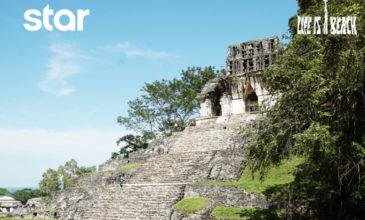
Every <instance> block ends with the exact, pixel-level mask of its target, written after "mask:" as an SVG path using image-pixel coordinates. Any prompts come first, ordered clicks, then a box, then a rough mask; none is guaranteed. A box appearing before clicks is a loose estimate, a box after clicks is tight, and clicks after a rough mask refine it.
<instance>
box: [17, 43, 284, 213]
mask: <svg viewBox="0 0 365 220" xmlns="http://www.w3.org/2000/svg"><path fill="white" fill-rule="evenodd" d="M277 44H278V38H277V37H270V38H265V39H261V40H255V41H249V42H245V43H240V44H235V45H231V46H229V47H228V56H227V74H225V75H224V74H221V75H220V76H218V77H216V78H214V79H212V80H210V81H209V82H208V83H207V84H206V85H205V87H204V89H203V90H202V91H201V93H200V94H199V96H198V98H199V100H200V101H201V115H200V117H199V118H198V119H197V125H196V126H189V127H187V128H186V129H185V130H183V131H177V132H173V133H172V135H171V136H167V137H160V138H158V139H156V140H154V141H153V142H151V143H149V144H148V147H147V148H146V149H143V150H140V151H136V152H132V153H130V154H129V157H128V158H119V159H110V160H107V161H106V162H105V163H103V164H100V165H99V168H98V172H95V173H90V174H88V175H83V176H80V177H78V178H76V179H75V181H74V183H73V187H70V188H67V189H64V190H61V191H59V192H57V193H56V194H55V195H54V197H53V199H52V202H51V203H49V204H42V203H38V204H36V205H29V206H27V207H24V208H21V209H17V210H16V212H15V213H13V215H14V216H16V217H21V216H23V217H27V218H28V217H29V218H33V217H44V218H57V219H61V220H69V219H74V220H99V219H100V220H110V219H111V220H121V219H123V220H135V219H141V220H188V219H219V218H216V217H214V215H213V214H212V213H213V212H214V211H213V210H214V209H216V208H217V207H219V206H227V207H244V208H256V209H268V208H269V207H270V208H273V209H277V210H283V207H284V206H282V205H281V203H280V201H277V200H272V199H270V198H269V197H266V196H265V195H262V194H259V193H253V192H247V191H245V190H244V189H240V188H237V187H236V186H233V185H232V186H231V185H216V184H198V183H215V182H228V183H234V182H237V181H239V180H240V178H241V176H242V173H243V170H244V169H245V166H246V165H245V163H244V162H243V158H244V157H245V152H244V149H243V147H242V146H244V145H245V144H247V143H248V141H249V140H247V139H245V138H243V137H242V133H241V130H240V128H244V127H246V126H248V125H249V124H250V123H251V120H253V119H254V118H256V117H260V116H259V114H255V113H257V112H256V111H257V107H258V106H260V105H261V104H262V103H263V102H264V101H265V100H269V102H270V101H271V98H272V97H271V96H270V95H269V94H268V92H267V91H265V89H263V88H262V86H261V84H260V78H261V76H262V74H264V70H265V69H266V68H267V67H268V66H269V65H271V64H272V63H273V60H274V59H275V57H276V56H277V55H278V52H277V50H276V46H277ZM222 123H224V125H223V124H222ZM165 145H167V146H168V153H161V152H164V147H165ZM131 164H132V165H136V166H130V165H131ZM126 167H129V168H126ZM120 177H123V179H125V183H123V187H121V186H120V185H119V183H120V182H119V178H120ZM191 198H207V199H208V200H209V203H207V205H206V206H204V207H202V208H201V210H199V211H197V212H194V213H193V212H191V213H190V212H182V211H181V210H179V209H178V208H176V207H175V205H176V204H177V203H179V202H180V201H183V200H184V199H191ZM284 211H285V210H284Z"/></svg>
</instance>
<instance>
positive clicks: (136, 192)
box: [81, 185, 184, 220]
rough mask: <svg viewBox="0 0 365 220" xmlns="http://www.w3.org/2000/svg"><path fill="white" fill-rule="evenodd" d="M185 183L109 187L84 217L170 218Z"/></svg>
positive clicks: (112, 218) (110, 219)
mask: <svg viewBox="0 0 365 220" xmlns="http://www.w3.org/2000/svg"><path fill="white" fill-rule="evenodd" d="M183 188H184V186H133V185H125V186H123V188H120V187H108V188H106V189H105V191H104V192H103V193H102V195H101V196H100V197H99V198H98V201H97V203H96V205H94V206H93V207H91V208H90V209H88V210H87V211H86V213H85V214H84V215H83V217H82V218H81V219H105V220H120V219H125V220H129V219H169V218H170V216H171V214H172V211H171V207H172V206H173V204H175V203H176V202H177V201H179V200H180V198H181V197H182V196H183V194H181V192H183Z"/></svg>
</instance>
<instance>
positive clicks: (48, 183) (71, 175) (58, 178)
mask: <svg viewBox="0 0 365 220" xmlns="http://www.w3.org/2000/svg"><path fill="white" fill-rule="evenodd" d="M95 171H96V167H95V166H93V167H83V166H81V167H79V166H78V165H77V161H76V160H74V159H71V160H70V161H67V162H66V163H65V165H63V166H59V167H58V170H53V169H48V170H47V171H46V172H45V173H44V174H43V179H42V180H41V181H40V182H39V188H40V192H41V193H42V195H45V196H47V197H49V198H50V197H51V196H52V193H54V192H57V191H59V190H61V189H66V188H69V187H72V185H73V182H74V179H75V178H76V177H78V176H82V175H84V174H86V173H92V172H95Z"/></svg>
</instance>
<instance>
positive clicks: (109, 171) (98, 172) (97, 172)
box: [85, 170, 114, 175]
mask: <svg viewBox="0 0 365 220" xmlns="http://www.w3.org/2000/svg"><path fill="white" fill-rule="evenodd" d="M113 172H114V170H104V171H96V172H92V173H85V175H95V174H101V173H113Z"/></svg>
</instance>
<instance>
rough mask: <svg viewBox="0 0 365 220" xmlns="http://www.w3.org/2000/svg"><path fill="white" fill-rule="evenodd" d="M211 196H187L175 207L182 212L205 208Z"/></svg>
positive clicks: (192, 211)
mask: <svg viewBox="0 0 365 220" xmlns="http://www.w3.org/2000/svg"><path fill="white" fill-rule="evenodd" d="M210 201H211V199H209V198H199V197H198V198H185V199H182V200H180V201H179V202H177V203H176V204H175V205H174V207H175V208H176V209H177V210H179V211H181V212H188V213H194V212H197V211H199V210H202V209H203V208H205V206H206V205H207V203H208V202H210Z"/></svg>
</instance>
